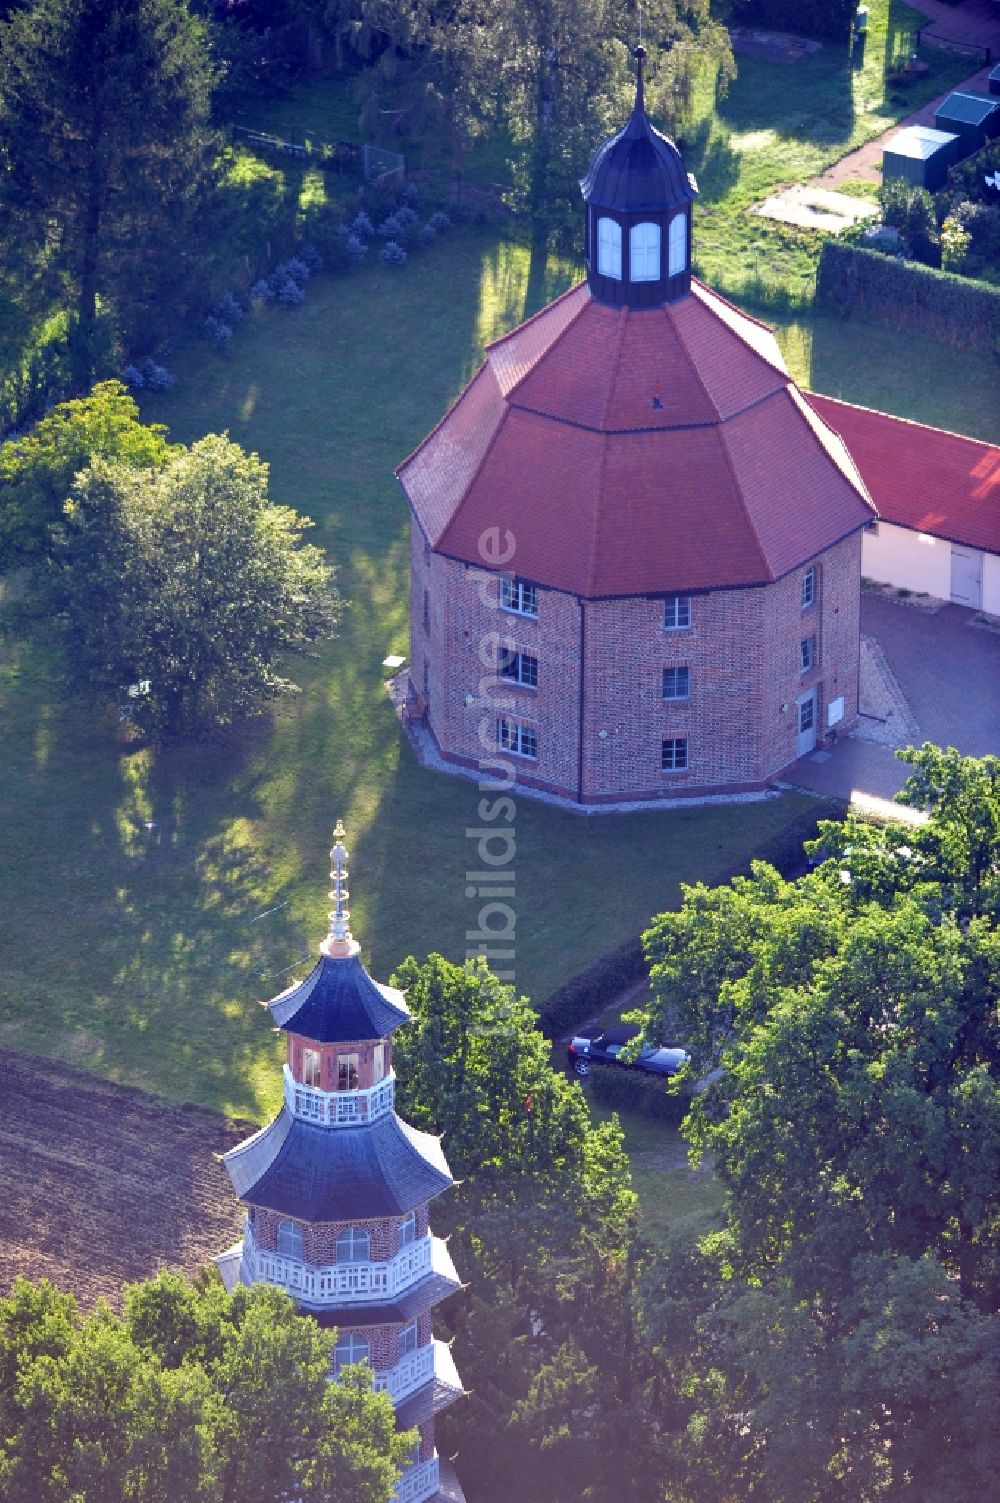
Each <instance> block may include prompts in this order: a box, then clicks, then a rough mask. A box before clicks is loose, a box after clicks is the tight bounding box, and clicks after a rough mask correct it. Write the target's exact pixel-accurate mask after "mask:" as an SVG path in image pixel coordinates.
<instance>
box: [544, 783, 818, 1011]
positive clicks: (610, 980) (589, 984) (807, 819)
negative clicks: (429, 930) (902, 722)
mask: <svg viewBox="0 0 1000 1503" xmlns="http://www.w3.org/2000/svg"><path fill="white" fill-rule="evenodd" d="M842 813H843V810H842V806H841V805H834V804H832V803H819V804H814V805H813V806H812V807H811V808H809V809H806V810H804V811H803V812H802V813H801V814H800V815H799V816H798V818H797V819H794V820H792V821H791V823H790V824H788V825H786V826H785V827H784V829H782V830H780V831H779V832H778V833H777V834H776V835H774V836H772V838H771V839H770V840H766V841H765V842H764V844H763V845H762V846H761V847H760V849H759V850H758V851H757V852H755V854H754V857H753V859H754V860H756V861H767V862H769V863H770V864H771V866H774V867H776V868H777V869H778V871H779V872H780V873H781V875H782V876H783V877H788V878H791V877H794V876H798V875H800V874H801V872H803V871H804V870H805V869H806V858H805V853H804V851H803V849H802V847H803V846H804V845H805V842H806V841H807V840H814V839H815V838H816V826H817V824H818V822H819V821H820V820H821V819H837V818H839V817H842ZM749 870H750V863H749V861H744V862H742V863H741V864H740V865H739V866H736V867H733V868H731V870H730V871H729V874H728V876H727V877H723V878H722V881H723V882H725V881H731V880H732V878H733V877H739V876H745V875H746V873H747V872H749ZM646 975H647V968H646V956H645V954H644V952H643V948H642V939H641V938H640V937H639V936H638V935H637V936H636V938H635V939H630V940H629V941H628V943H627V944H624V945H622V946H621V947H620V949H617V950H612V951H611V953H610V954H609V955H602V956H601V958H600V960H597V961H595V962H594V964H593V965H592V966H588V967H587V969H586V970H585V971H581V972H580V974H579V976H574V977H573V978H572V979H571V980H570V981H567V982H566V983H565V985H564V986H560V987H559V988H558V989H557V990H556V991H554V992H552V993H550V995H549V996H548V997H546V998H545V1000H544V1002H542V1003H540V1004H539V1008H538V1020H539V1023H540V1025H541V1029H542V1032H543V1033H544V1034H545V1035H546V1037H547V1038H550V1039H557V1038H560V1037H562V1035H563V1034H565V1033H568V1032H569V1030H570V1029H571V1028H575V1027H576V1026H577V1025H578V1024H579V1023H582V1022H583V1020H584V1019H585V1018H589V1017H592V1016H593V1015H594V1013H596V1012H600V1011H601V1009H602V1008H603V1007H607V1005H608V1003H609V1002H611V1001H612V1000H613V999H614V998H615V997H616V996H617V995H618V994H619V992H623V991H624V990H625V988H626V987H627V986H632V985H634V983H635V982H637V981H642V980H644V979H645V977H646Z"/></svg>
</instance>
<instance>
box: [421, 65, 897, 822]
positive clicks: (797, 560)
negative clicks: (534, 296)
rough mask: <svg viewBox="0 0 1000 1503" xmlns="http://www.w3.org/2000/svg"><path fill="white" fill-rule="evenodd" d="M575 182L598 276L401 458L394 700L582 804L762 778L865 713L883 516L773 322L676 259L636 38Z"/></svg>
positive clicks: (449, 743)
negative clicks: (402, 639) (864, 668)
mask: <svg viewBox="0 0 1000 1503" xmlns="http://www.w3.org/2000/svg"><path fill="white" fill-rule="evenodd" d="M581 187H582V190H583V198H584V233H585V252H586V264H587V278H586V281H584V282H582V283H581V284H580V285H578V286H576V287H573V288H572V289H571V290H570V291H568V292H566V293H565V294H564V295H563V296H562V297H559V298H557V299H556V300H555V301H554V302H552V303H550V304H549V305H548V307H546V308H544V309H543V310H542V311H541V312H540V313H538V314H536V315H535V316H534V317H533V318H531V319H529V320H528V321H527V322H526V323H524V324H522V325H521V326H520V327H519V328H517V329H515V330H514V332H513V333H511V334H509V335H507V336H505V337H504V338H502V339H499V340H497V341H496V342H495V343H493V344H492V345H490V346H489V348H488V350H487V355H486V360H485V361H484V363H483V365H482V366H481V368H480V369H479V371H478V372H477V374H476V375H475V376H474V378H473V379H472V381H471V382H470V383H469V385H468V386H467V387H466V389H465V390H464V391H463V392H462V394H461V396H460V397H459V399H458V401H457V402H456V403H455V405H454V406H453V407H452V408H451V409H450V411H449V412H448V413H447V414H446V415H445V416H444V418H443V419H442V420H441V422H440V423H439V424H438V426H437V427H436V428H435V429H434V430H433V432H431V433H430V434H429V435H428V437H427V438H426V439H425V440H424V442H423V443H422V444H421V445H420V446H419V448H418V449H416V450H415V452H414V453H413V454H411V455H410V457H409V458H408V459H407V460H405V461H404V463H403V464H402V465H401V466H400V468H399V470H398V471H397V475H398V478H399V480H400V482H401V484H402V487H403V490H404V492H405V495H406V498H407V500H408V502H409V506H410V510H411V514H412V564H411V570H412V576H411V583H412V619H411V652H410V662H411V667H410V681H409V711H410V714H411V716H415V717H417V718H422V719H423V720H424V723H425V725H426V727H427V729H428V730H429V732H430V734H431V736H432V737H433V740H434V742H435V744H436V747H437V749H438V751H439V753H440V755H441V757H442V758H443V759H444V760H445V762H446V763H450V764H452V765H453V766H454V767H455V768H456V769H457V770H458V769H463V768H464V769H469V770H472V769H480V770H482V769H483V768H484V767H490V766H491V764H493V765H494V766H499V765H503V764H504V763H506V764H507V765H508V767H509V768H512V769H513V770H514V772H515V773H516V777H517V781H518V782H519V783H523V784H526V785H528V786H529V787H532V786H533V787H536V788H538V789H542V790H546V791H548V792H550V793H553V794H556V795H558V796H560V797H562V798H564V799H566V800H567V801H569V802H571V803H573V804H577V805H594V804H602V803H616V802H622V801H631V800H656V799H661V798H677V797H679V796H702V797H704V796H708V795H713V794H720V793H735V792H751V791H755V790H760V789H763V788H764V787H765V786H766V785H767V784H768V783H769V782H770V781H771V780H772V779H773V778H774V777H775V776H776V775H777V774H778V773H780V772H781V770H782V769H783V768H785V767H787V766H788V765H789V764H790V763H792V762H793V761H795V760H796V758H797V757H799V756H802V755H804V754H805V753H807V752H809V751H811V750H812V749H813V748H814V747H815V746H816V745H817V744H820V743H821V742H822V740H823V739H824V737H825V736H827V735H829V734H830V733H831V732H834V731H838V732H840V731H844V730H847V729H849V728H850V727H851V725H852V723H853V722H854V721H855V719H856V717H857V707H858V660H859V642H860V635H859V610H860V574H861V569H860V561H861V534H862V532H863V530H864V528H865V527H866V526H867V525H868V524H869V523H870V522H872V521H873V520H874V519H875V517H876V515H877V514H876V511H875V508H874V506H873V504H872V502H871V499H870V497H869V495H868V493H867V491H866V489H865V486H864V483H863V481H862V479H861V477H860V475H859V473H858V471H857V468H856V467H855V465H854V462H853V460H852V459H851V457H850V454H849V453H848V451H847V449H846V447H845V446H844V444H843V442H842V441H841V439H840V438H839V437H838V436H837V435H836V434H835V433H834V432H833V431H832V430H831V429H830V428H829V427H827V425H826V424H825V423H824V422H823V421H822V420H821V419H820V417H819V416H818V415H817V414H816V413H815V412H814V411H813V410H812V408H811V407H810V406H809V404H808V402H807V401H806V400H805V398H804V397H803V396H802V394H801V393H800V392H799V390H798V388H797V387H796V385H795V383H794V382H793V381H792V379H791V377H790V376H789V374H788V371H787V369H786V367H785V364H784V361H783V359H782V356H781V353H780V351H779V349H778V346H777V343H776V341H775V339H774V336H773V334H772V333H771V331H770V329H768V328H767V327H766V326H765V325H764V324H762V323H759V322H758V321H757V320H755V319H753V318H750V317H748V316H747V315H746V314H744V313H742V312H741V311H740V310H739V309H737V308H735V307H734V306H733V305H732V304H731V303H729V302H727V301H726V299H725V298H723V297H720V296H719V295H718V294H717V293H715V292H713V291H712V290H711V289H710V288H708V287H706V286H704V285H703V284H702V283H701V282H699V281H698V280H697V279H696V278H694V277H693V276H692V275H691V270H690V261H691V212H692V205H693V202H694V199H695V195H696V192H697V189H696V186H695V183H694V180H693V178H692V177H691V176H690V174H689V173H688V172H687V170H686V168H685V166H684V163H683V159H682V157H681V154H680V152H679V151H678V149H677V147H676V146H675V145H674V144H673V143H672V142H671V141H669V140H668V139H667V138H666V137H665V136H663V135H661V134H660V133H659V132H658V131H657V130H655V129H654V127H653V126H652V125H651V123H650V121H649V119H648V117H647V115H646V112H645V108H644V102H643V87H642V54H641V49H640V50H639V69H638V86H637V91H636V102H635V108H634V110H633V112H632V115H631V118H630V119H629V121H628V124H627V125H626V126H625V128H624V129H623V130H622V131H620V132H619V133H618V134H617V135H615V136H612V137H611V138H610V139H609V140H608V141H605V142H604V143H603V144H602V145H601V146H600V148H599V149H598V151H597V153H596V154H595V156H594V159H593V162H592V163H591V166H590V170H589V172H588V174H587V176H586V177H585V178H584V179H583V181H582V183H581Z"/></svg>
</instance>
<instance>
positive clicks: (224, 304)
mask: <svg viewBox="0 0 1000 1503" xmlns="http://www.w3.org/2000/svg"><path fill="white" fill-rule="evenodd" d="M211 316H212V317H213V318H217V319H218V320H219V322H220V323H223V324H229V325H230V327H231V326H232V325H233V324H237V323H239V321H240V319H241V318H242V317H243V305H242V304H241V303H240V302H238V301H237V299H236V298H235V297H233V294H232V293H231V292H224V293H223V294H222V296H221V297H220V299H219V301H218V302H217V303H216V305H215V307H214V308H213V309H212V315H211Z"/></svg>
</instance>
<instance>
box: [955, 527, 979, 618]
mask: <svg viewBox="0 0 1000 1503" xmlns="http://www.w3.org/2000/svg"><path fill="white" fill-rule="evenodd" d="M951 598H952V600H953V601H954V602H955V604H956V605H971V606H972V607H973V608H974V609H975V610H977V611H978V610H981V609H982V605H983V555H982V554H981V553H980V552H979V550H978V549H977V548H960V547H959V545H958V544H957V543H952V545H951Z"/></svg>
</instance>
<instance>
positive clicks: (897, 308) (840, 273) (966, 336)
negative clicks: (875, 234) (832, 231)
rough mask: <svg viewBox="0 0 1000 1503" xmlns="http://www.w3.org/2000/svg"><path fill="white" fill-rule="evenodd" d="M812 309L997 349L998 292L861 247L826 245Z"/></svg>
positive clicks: (999, 335)
mask: <svg viewBox="0 0 1000 1503" xmlns="http://www.w3.org/2000/svg"><path fill="white" fill-rule="evenodd" d="M816 306H817V307H818V308H821V309H825V310H826V311H827V312H831V313H838V314H841V315H843V316H848V317H856V318H866V319H868V320H869V321H870V322H871V323H875V324H881V325H883V326H884V327H887V328H891V329H909V330H910V331H911V332H914V333H919V334H923V335H925V336H926V337H927V338H929V339H939V340H942V341H943V342H944V343H945V344H952V345H959V346H964V347H966V348H969V349H987V350H998V349H1000V291H998V290H997V289H996V288H995V287H991V286H990V285H989V284H988V283H986V282H975V281H973V280H971V278H969V277H957V276H955V275H954V274H953V273H952V272H947V271H936V270H934V269H933V268H932V267H929V266H918V265H916V264H914V263H913V262H912V261H895V260H891V259H890V258H889V257H887V256H880V255H879V254H878V253H877V252H876V251H869V250H862V249H861V248H860V247H859V246H854V245H838V244H837V242H836V241H835V240H827V241H825V242H824V245H823V249H822V251H821V252H820V258H819V271H818V273H817V277H816Z"/></svg>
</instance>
